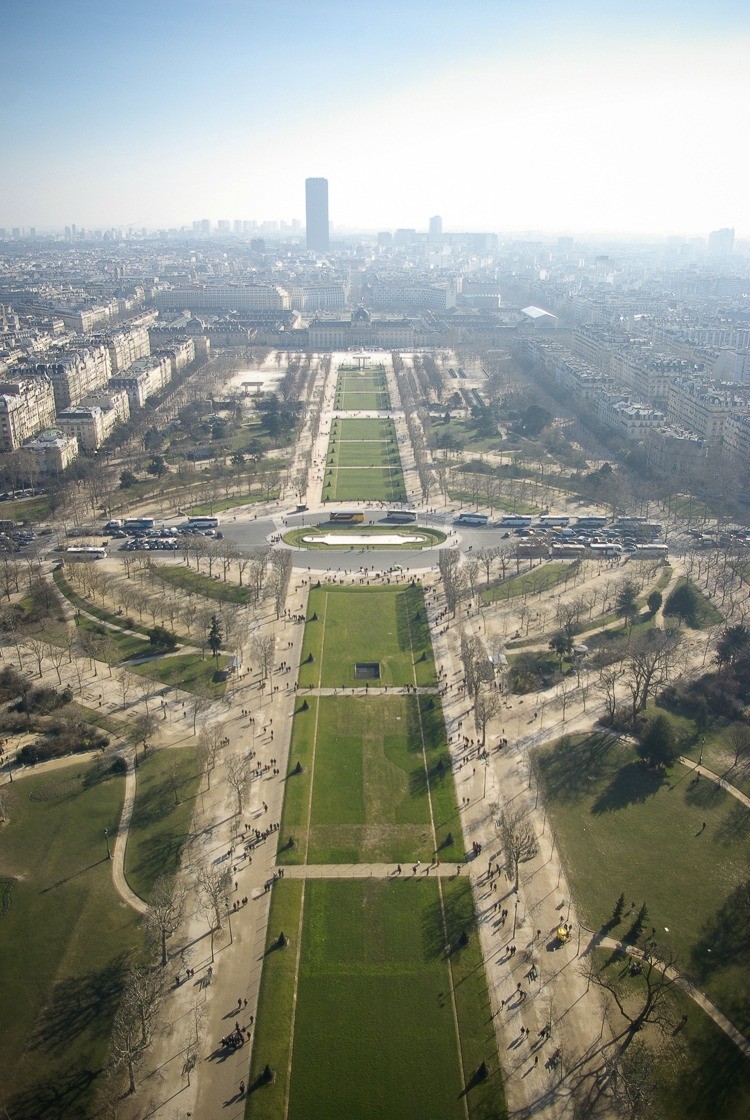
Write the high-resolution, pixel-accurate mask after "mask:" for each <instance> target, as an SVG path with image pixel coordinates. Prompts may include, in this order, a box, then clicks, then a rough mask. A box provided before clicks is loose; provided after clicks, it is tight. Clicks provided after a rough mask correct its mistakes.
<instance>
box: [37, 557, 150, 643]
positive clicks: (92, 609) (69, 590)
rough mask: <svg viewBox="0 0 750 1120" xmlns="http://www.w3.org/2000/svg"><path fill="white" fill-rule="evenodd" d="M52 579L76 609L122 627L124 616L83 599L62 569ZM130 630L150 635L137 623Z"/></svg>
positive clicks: (57, 570) (130, 626)
mask: <svg viewBox="0 0 750 1120" xmlns="http://www.w3.org/2000/svg"><path fill="white" fill-rule="evenodd" d="M52 578H53V579H54V581H55V583H56V585H57V588H58V590H59V591H60V594H61V595H64V596H65V598H66V599H68V600H69V602H71V603H72V604H73V606H74V607H79V608H80V609H81V610H82V611H86V613H87V614H92V615H93V616H94V618H98V619H101V621H102V622H110V623H112V625H113V626H122V624H123V616H122V615H119V614H113V613H112V611H107V610H105V609H104V608H103V607H97V606H96V605H95V604H94V603H92V602H90V601H89V600H88V599H84V598H82V597H81V596H80V595H79V594H78V593H77V592H76V591H75V590H74V589H73V587H72V586H71V585H70V584H69V583H68V581H67V580H66V578H65V576H64V575H63V572H62V568H57V569H56V570H55V571H54V572H53V573H52ZM131 621H132V620H131ZM128 629H129V630H135V631H137V633H139V634H143V635H147V634H148V630H147V628H146V627H145V626H141V625H139V624H138V623H137V622H132V625H129V626H128Z"/></svg>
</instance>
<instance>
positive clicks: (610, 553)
mask: <svg viewBox="0 0 750 1120" xmlns="http://www.w3.org/2000/svg"><path fill="white" fill-rule="evenodd" d="M588 549H589V552H593V553H594V555H595V556H604V557H605V559H607V560H613V559H614V557H615V556H622V552H623V548H622V545H621V544H607V543H604V542H602V543H598V542H596V541H595V542H594V543H592V544H590V545H589V546H588Z"/></svg>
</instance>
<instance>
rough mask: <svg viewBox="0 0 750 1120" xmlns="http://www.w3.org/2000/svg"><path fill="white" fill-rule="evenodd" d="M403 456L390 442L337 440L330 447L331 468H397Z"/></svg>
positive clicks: (329, 460) (329, 464) (329, 461)
mask: <svg viewBox="0 0 750 1120" xmlns="http://www.w3.org/2000/svg"><path fill="white" fill-rule="evenodd" d="M400 463H401V456H400V455H399V452H398V447H397V446H396V444H395V442H391V441H390V440H382V439H381V440H377V439H368V440H337V441H336V443H334V444H329V447H328V463H327V465H328V466H329V467H333V468H334V469H335V468H337V467H378V468H382V467H396V466H399V465H400Z"/></svg>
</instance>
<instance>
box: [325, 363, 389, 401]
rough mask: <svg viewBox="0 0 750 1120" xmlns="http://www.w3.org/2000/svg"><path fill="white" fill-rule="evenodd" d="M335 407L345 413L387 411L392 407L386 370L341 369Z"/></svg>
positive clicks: (378, 367)
mask: <svg viewBox="0 0 750 1120" xmlns="http://www.w3.org/2000/svg"><path fill="white" fill-rule="evenodd" d="M334 407H335V408H336V409H339V410H341V411H344V412H358V411H369V412H372V411H386V410H387V409H389V408H390V407H391V401H390V395H389V393H388V384H387V382H386V377H385V370H384V369H383V367H382V366H377V367H374V368H368V369H364V370H351V369H340V370H339V376H338V380H337V382H336V397H335V401H334Z"/></svg>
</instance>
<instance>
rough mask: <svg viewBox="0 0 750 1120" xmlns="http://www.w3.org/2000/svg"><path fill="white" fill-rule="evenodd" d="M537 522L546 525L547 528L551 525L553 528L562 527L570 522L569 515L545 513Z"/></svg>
mask: <svg viewBox="0 0 750 1120" xmlns="http://www.w3.org/2000/svg"><path fill="white" fill-rule="evenodd" d="M538 524H539V525H545V526H547V528H549V527H550V526H552V527H553V528H558V529H562V528H563V527H564V526H566V525H569V524H570V518H569V517H547V516H546V515H545V516H544V517H540V518H539V521H538Z"/></svg>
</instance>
